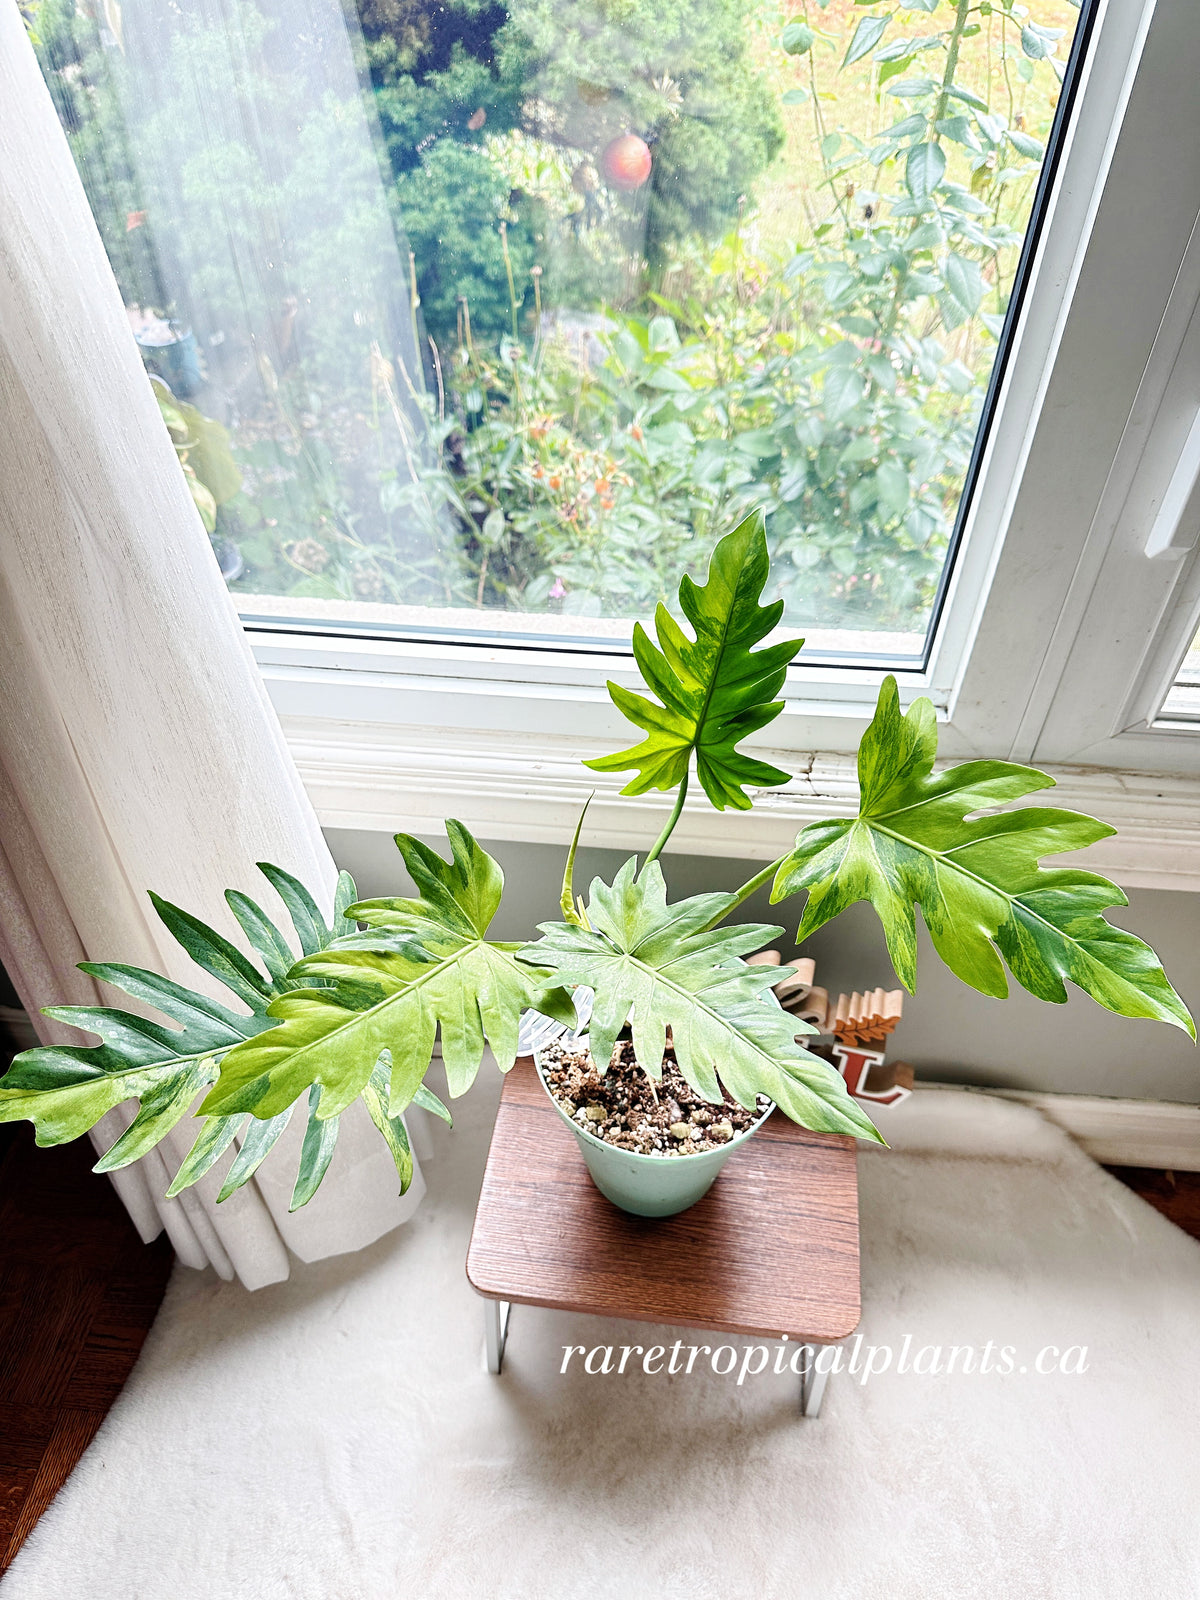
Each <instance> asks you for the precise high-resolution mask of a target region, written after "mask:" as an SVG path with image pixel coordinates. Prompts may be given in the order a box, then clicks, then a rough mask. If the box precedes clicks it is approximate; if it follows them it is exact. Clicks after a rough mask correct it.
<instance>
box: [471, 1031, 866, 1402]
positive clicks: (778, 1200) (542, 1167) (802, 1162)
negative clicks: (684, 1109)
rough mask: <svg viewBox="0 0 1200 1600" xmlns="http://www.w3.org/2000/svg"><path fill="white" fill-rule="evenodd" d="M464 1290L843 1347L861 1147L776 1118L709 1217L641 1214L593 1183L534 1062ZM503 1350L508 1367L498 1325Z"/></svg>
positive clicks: (510, 1095) (854, 1282)
mask: <svg viewBox="0 0 1200 1600" xmlns="http://www.w3.org/2000/svg"><path fill="white" fill-rule="evenodd" d="M467 1278H468V1279H469V1281H470V1283H471V1285H472V1287H473V1288H475V1289H476V1290H478V1292H479V1293H480V1294H481V1295H484V1296H486V1297H487V1298H489V1299H491V1300H495V1301H499V1302H512V1301H516V1302H518V1303H520V1304H523V1305H534V1306H549V1307H553V1308H556V1309H560V1310H566V1311H581V1312H589V1313H592V1314H594V1315H596V1316H606V1317H630V1318H633V1319H634V1320H636V1321H641V1322H664V1323H672V1324H677V1325H680V1326H683V1327H689V1328H711V1329H714V1330H717V1331H719V1332H722V1333H741V1334H753V1335H758V1336H759V1337H760V1338H764V1339H768V1338H769V1339H778V1338H779V1337H780V1336H781V1335H782V1334H787V1335H788V1337H789V1338H791V1339H796V1340H799V1341H801V1342H803V1343H813V1344H817V1343H822V1344H824V1343H831V1342H832V1341H834V1340H836V1339H842V1338H844V1337H845V1336H846V1335H847V1334H848V1333H852V1332H853V1330H854V1328H855V1327H856V1326H857V1325H858V1319H859V1312H860V1306H859V1272H858V1176H857V1167H856V1155H855V1145H854V1140H853V1139H849V1138H844V1137H842V1136H840V1135H837V1134H823V1133H812V1132H810V1131H809V1130H808V1129H806V1128H799V1127H797V1126H796V1125H795V1123H792V1122H789V1121H788V1120H787V1118H786V1117H783V1116H781V1115H780V1114H779V1113H776V1114H775V1116H773V1117H772V1118H771V1119H770V1121H769V1122H767V1124H766V1125H765V1126H764V1127H763V1128H762V1130H761V1131H760V1132H759V1133H757V1134H756V1135H755V1136H754V1138H753V1139H749V1140H747V1142H746V1143H745V1144H744V1145H742V1146H741V1147H740V1148H739V1149H738V1150H736V1151H735V1152H734V1153H733V1155H732V1156H731V1157H730V1158H729V1161H728V1163H727V1164H726V1166H725V1168H724V1170H723V1172H722V1173H721V1175H720V1177H719V1178H718V1179H717V1181H716V1183H715V1184H714V1185H713V1187H712V1188H711V1189H710V1190H709V1192H708V1194H706V1195H705V1197H704V1199H703V1200H701V1201H700V1202H699V1203H698V1204H697V1205H694V1206H692V1207H691V1208H690V1209H689V1210H687V1211H682V1212H680V1213H679V1215H678V1216H674V1217H665V1218H661V1219H655V1220H650V1219H647V1218H643V1217H634V1216H630V1215H628V1214H627V1213H626V1212H624V1211H619V1210H618V1209H617V1208H616V1206H614V1205H612V1204H611V1203H610V1202H609V1201H608V1200H606V1199H605V1198H604V1196H603V1195H602V1194H601V1193H600V1191H599V1190H598V1189H597V1188H596V1187H595V1185H594V1184H593V1183H592V1180H591V1178H590V1177H589V1176H588V1172H587V1168H586V1167H585V1166H584V1164H583V1161H582V1159H581V1157H580V1154H579V1149H578V1146H577V1145H576V1142H575V1140H574V1138H573V1137H572V1136H571V1133H570V1131H569V1130H568V1129H567V1128H566V1127H565V1126H564V1125H563V1122H562V1119H561V1118H560V1117H559V1116H558V1114H557V1113H556V1112H555V1110H554V1108H553V1107H552V1106H551V1104H550V1102H549V1100H548V1099H547V1097H546V1092H545V1090H544V1089H543V1088H542V1086H541V1084H540V1083H539V1081H538V1078H537V1074H536V1072H535V1070H534V1066H533V1062H532V1061H531V1060H530V1059H529V1058H525V1059H523V1060H520V1061H518V1062H517V1064H516V1066H515V1067H514V1068H513V1069H512V1071H511V1072H510V1073H509V1074H508V1077H507V1078H506V1079H505V1083H504V1090H503V1093H502V1095H501V1099H500V1109H499V1112H498V1113H497V1117H496V1126H495V1131H494V1132H493V1134H492V1146H491V1150H490V1151H489V1153H488V1161H487V1170H486V1171H485V1173H484V1179H483V1191H482V1193H481V1194H480V1197H479V1207H478V1210H477V1211H476V1213H475V1227H474V1231H473V1233H472V1235H471V1245H470V1249H469V1251H468V1253H467ZM494 1342H495V1343H496V1346H497V1348H496V1353H495V1364H494V1366H493V1370H499V1353H500V1349H502V1345H503V1329H502V1324H501V1323H500V1322H499V1320H497V1321H496V1333H495V1341H494ZM491 1353H492V1352H491V1349H490V1348H489V1356H490V1355H491ZM807 1410H808V1412H809V1414H810V1415H811V1414H813V1412H814V1411H815V1405H814V1404H810V1405H809V1406H808V1407H807Z"/></svg>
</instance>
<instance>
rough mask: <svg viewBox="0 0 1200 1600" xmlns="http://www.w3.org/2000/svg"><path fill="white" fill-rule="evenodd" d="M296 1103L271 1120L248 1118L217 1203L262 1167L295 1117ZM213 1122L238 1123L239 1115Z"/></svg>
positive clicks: (215, 1118) (212, 1119) (214, 1118)
mask: <svg viewBox="0 0 1200 1600" xmlns="http://www.w3.org/2000/svg"><path fill="white" fill-rule="evenodd" d="M294 1110H295V1104H294V1103H293V1104H292V1105H290V1106H288V1108H287V1110H286V1111H281V1112H280V1113H279V1115H278V1116H277V1117H272V1118H271V1119H270V1121H268V1122H260V1121H259V1119H258V1118H257V1117H246V1118H245V1119H244V1120H245V1130H244V1132H243V1133H242V1134H241V1146H240V1148H239V1150H238V1153H237V1155H236V1156H235V1157H234V1159H233V1165H232V1166H231V1167H230V1169H229V1171H228V1172H227V1173H226V1175H225V1182H224V1183H223V1184H222V1185H221V1192H220V1193H219V1194H218V1195H217V1203H218V1205H219V1204H220V1203H221V1201H222V1200H228V1199H229V1196H230V1195H231V1194H234V1193H235V1192H236V1191H237V1190H238V1189H240V1188H241V1187H242V1185H243V1184H244V1183H249V1182H250V1179H251V1178H252V1177H253V1176H254V1174H255V1173H256V1172H257V1171H258V1169H259V1167H261V1166H262V1164H263V1162H264V1161H265V1160H266V1158H267V1157H268V1156H269V1155H270V1153H271V1151H272V1150H273V1149H274V1148H275V1145H276V1143H277V1142H278V1140H279V1137H280V1135H281V1134H282V1133H283V1130H284V1129H285V1128H286V1127H287V1125H288V1123H289V1122H290V1121H291V1120H292V1112H293V1111H294ZM209 1120H210V1121H213V1122H217V1121H220V1122H239V1121H241V1120H243V1119H242V1118H239V1117H219V1118H218V1117H213V1118H210V1119H209Z"/></svg>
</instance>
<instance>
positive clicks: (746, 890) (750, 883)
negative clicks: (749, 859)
mask: <svg viewBox="0 0 1200 1600" xmlns="http://www.w3.org/2000/svg"><path fill="white" fill-rule="evenodd" d="M790 854H791V851H790V850H785V851H784V853H783V855H781V856H780V857H778V859H777V860H775V861H768V862H767V864H766V866H765V867H763V868H761V869H760V870H759V871H758V872H756V873H755V874H754V876H753V877H752V878H747V880H746V882H745V883H744V884H743V885H742V887H741V888H740V889H738V890H737V891H736V893H735V894H734V897H733V899H732V900H731V901H730V902H729V904H728V905H727V906H726V907H725V909H724V911H722V912H721V914H720V916H718V917H714V918H713V919H712V921H711V922H706V923H705V924H704V927H703V928H702V929H701V930H700V931H701V932H702V933H708V932H709V930H710V929H712V928H716V927H718V926H719V925H720V924H721V923H722V922H724V921H725V918H726V917H727V916H728V915H729V913H730V912H731V911H736V910H737V908H738V907H739V906H740V905H744V904H745V903H746V901H747V900H749V898H750V896H751V895H752V894H753V893H754V891H755V890H756V889H761V888H762V886H763V884H764V883H766V882H767V880H768V879H769V878H773V877H774V876H775V874H776V873H777V872H778V871H779V869H780V867H781V866H782V865H783V863H784V862H785V861H786V860H787V858H788V856H789V855H790Z"/></svg>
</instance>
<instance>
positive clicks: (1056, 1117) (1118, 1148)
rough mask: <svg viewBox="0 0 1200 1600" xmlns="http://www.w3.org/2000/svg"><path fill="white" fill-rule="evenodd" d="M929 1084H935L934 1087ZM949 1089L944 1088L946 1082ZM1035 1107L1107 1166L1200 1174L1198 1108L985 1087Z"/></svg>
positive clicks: (1173, 1102) (1155, 1101) (1005, 1097)
mask: <svg viewBox="0 0 1200 1600" xmlns="http://www.w3.org/2000/svg"><path fill="white" fill-rule="evenodd" d="M928 1087H930V1088H933V1087H934V1085H932V1084H931V1085H929V1086H928ZM947 1087H948V1086H947ZM985 1092H986V1093H988V1094H996V1095H1001V1096H1003V1098H1004V1099H1006V1100H1020V1101H1021V1102H1022V1104H1024V1105H1027V1106H1033V1107H1034V1108H1035V1109H1036V1110H1038V1111H1040V1112H1041V1113H1042V1115H1043V1116H1045V1117H1048V1118H1049V1119H1050V1121H1051V1122H1053V1123H1055V1124H1057V1126H1058V1127H1060V1128H1061V1129H1062V1130H1063V1132H1064V1133H1069V1134H1070V1135H1071V1137H1072V1138H1073V1139H1074V1140H1076V1141H1077V1143H1079V1144H1081V1145H1082V1146H1083V1148H1084V1149H1085V1150H1086V1151H1087V1153H1088V1155H1090V1156H1091V1157H1092V1159H1093V1160H1094V1161H1100V1162H1103V1163H1104V1165H1105V1166H1109V1167H1165V1168H1167V1169H1168V1170H1173V1171H1176V1172H1200V1106H1189V1105H1182V1104H1179V1103H1178V1102H1176V1101H1173V1100H1109V1099H1104V1098H1102V1097H1101V1096H1099V1095H1087V1094H1043V1093H1040V1092H1038V1091H1036V1090H1028V1089H988V1090H986V1091H985Z"/></svg>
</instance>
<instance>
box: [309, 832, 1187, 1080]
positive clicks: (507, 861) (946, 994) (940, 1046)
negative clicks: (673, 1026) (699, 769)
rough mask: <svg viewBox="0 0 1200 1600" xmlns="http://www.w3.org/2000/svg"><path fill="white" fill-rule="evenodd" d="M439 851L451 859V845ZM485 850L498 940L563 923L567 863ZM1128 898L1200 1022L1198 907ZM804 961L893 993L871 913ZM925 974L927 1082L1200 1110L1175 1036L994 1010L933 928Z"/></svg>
mask: <svg viewBox="0 0 1200 1600" xmlns="http://www.w3.org/2000/svg"><path fill="white" fill-rule="evenodd" d="M326 837H327V839H328V840H329V845H330V849H331V850H332V851H333V854H334V857H335V859H336V860H337V862H338V864H339V866H342V867H344V868H346V869H347V870H348V871H350V872H352V873H353V874H354V876H355V878H356V879H357V881H358V886H359V890H360V892H361V893H362V894H363V895H364V896H367V895H378V894H393V893H398V892H401V891H402V890H403V891H405V892H411V886H410V885H409V884H408V883H407V877H406V874H405V872H404V869H403V867H402V865H401V862H400V857H399V855H398V854H397V852H396V848H395V846H394V844H393V843H392V840H391V838H390V837H389V836H388V835H387V834H383V833H372V832H365V831H357V830H351V829H341V828H329V829H326ZM429 842H430V843H431V844H434V845H435V846H437V847H438V848H440V849H442V851H443V853H445V854H448V853H449V852H448V848H447V847H446V845H445V841H444V840H441V841H439V840H435V839H431V840H430V841H429ZM487 848H488V850H489V851H490V852H491V854H492V855H494V856H495V857H496V859H497V860H498V861H499V862H500V865H501V866H502V868H503V869H504V875H505V894H504V904H503V905H502V907H501V910H500V913H499V915H498V916H497V918H496V921H495V923H494V924H493V929H492V932H493V936H494V937H496V938H502V939H517V938H524V937H526V936H529V935H532V933H533V930H534V927H535V925H536V923H538V922H539V921H541V922H544V921H547V920H550V919H551V918H554V917H556V916H557V914H558V912H557V906H558V895H559V886H560V882H561V878H562V867H563V857H564V851H563V850H562V849H561V848H559V847H558V846H551V845H532V844H514V843H510V842H490V843H488V844H487ZM623 859H624V852H622V851H616V850H588V849H581V850H580V852H579V859H578V862H577V866H576V874H575V884H576V888H577V889H579V888H582V887H584V886H585V885H586V884H587V883H588V882H589V881H590V879H591V878H592V876H593V875H594V874H596V873H601V874H603V875H605V876H611V874H612V872H613V871H614V870H615V869H616V868H617V867H618V866H619V865H620V863H621V861H622V860H623ZM665 865H666V868H667V877H668V881H669V883H670V886H671V895H672V898H674V899H682V898H683V897H684V896H685V895H689V894H698V893H700V892H702V891H704V890H712V889H733V888H736V887H737V885H738V884H740V883H743V882H744V881H745V880H746V879H747V878H748V877H750V876H751V874H752V873H753V872H755V871H756V870H757V869H758V867H759V865H760V863H758V862H752V863H746V862H739V861H732V860H725V859H720V858H715V857H711V856H668V857H666V858H665ZM1129 900H1130V904H1129V906H1128V907H1127V908H1119V909H1117V910H1115V911H1114V913H1113V916H1112V920H1113V921H1114V922H1118V923H1120V924H1121V926H1123V927H1127V928H1130V929H1132V930H1134V931H1135V932H1136V933H1138V934H1139V935H1140V936H1141V937H1142V938H1144V939H1147V940H1148V941H1149V942H1150V943H1151V944H1152V945H1153V946H1154V948H1155V949H1156V950H1157V951H1158V953H1159V955H1160V956H1161V958H1162V960H1163V964H1164V966H1165V967H1166V969H1167V973H1168V975H1169V976H1170V977H1171V979H1172V981H1173V982H1174V984H1175V986H1176V988H1177V989H1178V990H1179V992H1180V993H1181V994H1182V995H1183V998H1184V1000H1185V1001H1186V1002H1187V1003H1188V1005H1189V1006H1190V1008H1191V1010H1192V1012H1193V1013H1200V895H1197V894H1185V893H1177V892H1173V891H1171V890H1164V889H1131V890H1130V891H1129ZM801 903H802V902H801V901H800V899H799V898H797V899H796V900H793V901H788V902H787V903H786V904H785V905H782V906H775V907H772V906H770V905H768V903H767V898H766V895H765V893H762V894H760V895H758V896H756V897H755V898H754V899H753V900H751V901H749V902H747V905H746V906H745V908H744V910H743V912H742V913H741V917H742V919H743V920H755V919H759V920H761V921H763V922H772V923H780V922H784V923H786V924H787V927H788V928H789V930H791V931H793V932H794V930H795V925H796V922H797V919H798V916H799V912H800V908H801ZM918 921H919V919H918ZM780 948H781V949H782V950H783V953H784V959H785V960H786V959H788V958H789V957H790V956H791V954H792V952H793V950H794V946H792V945H791V943H790V941H789V940H788V939H787V938H786V936H785V937H784V938H783V940H782V942H781V944H780ZM805 954H806V955H812V956H814V957H815V958H816V962H817V981H818V983H820V984H822V985H823V986H824V987H825V988H828V989H831V990H834V991H835V992H836V991H838V990H841V989H845V990H852V989H862V988H866V987H870V988H874V987H876V986H882V987H885V988H886V987H891V986H894V985H895V981H896V980H895V977H894V975H893V973H892V969H891V966H890V963H889V962H888V959H887V954H886V951H885V949H884V944H883V937H882V933H881V931H880V928H879V924H878V922H877V920H876V917H875V913H874V911H873V910H872V909H871V908H870V906H866V905H860V906H854V907H852V908H851V909H850V910H849V911H848V912H847V913H846V914H845V915H844V916H842V917H840V918H839V919H838V921H837V922H836V923H834V924H832V925H831V926H829V927H827V928H824V929H822V930H821V932H820V933H818V934H816V935H814V937H813V938H812V939H811V940H810V941H809V942H808V944H807V945H806V948H805ZM918 973H919V977H920V985H919V992H918V993H917V994H916V995H915V996H913V997H912V998H911V999H906V1001H905V1009H904V1020H903V1022H902V1023H901V1025H900V1030H899V1032H898V1034H897V1039H896V1045H895V1047H894V1049H893V1052H892V1053H893V1055H896V1056H899V1057H901V1058H902V1059H904V1060H906V1061H911V1062H912V1064H913V1066H914V1067H915V1068H916V1069H917V1074H918V1076H919V1077H925V1078H930V1079H941V1080H944V1081H947V1082H957V1083H974V1084H983V1085H991V1086H995V1087H1004V1088H1012V1089H1042V1090H1050V1091H1054V1092H1058V1093H1065V1094H1072V1093H1074V1094H1099V1095H1126V1096H1131V1097H1134V1098H1143V1097H1144V1098H1148V1099H1162V1100H1181V1101H1192V1102H1194V1101H1197V1100H1200V1053H1198V1052H1197V1050H1196V1047H1195V1046H1194V1045H1193V1044H1192V1043H1191V1041H1190V1040H1189V1039H1188V1038H1187V1036H1186V1035H1185V1034H1183V1033H1182V1032H1181V1031H1180V1030H1179V1029H1178V1028H1171V1027H1168V1026H1166V1025H1165V1024H1162V1023H1153V1022H1130V1021H1127V1020H1126V1019H1125V1018H1123V1017H1114V1016H1112V1015H1111V1014H1110V1013H1109V1012H1107V1011H1104V1010H1102V1009H1101V1007H1099V1006H1098V1005H1096V1004H1095V1003H1094V1002H1093V1001H1092V1000H1090V999H1088V998H1087V997H1086V996H1085V995H1081V994H1079V993H1077V992H1075V991H1072V998H1071V999H1070V1000H1069V1001H1068V1002H1067V1004H1066V1005H1064V1006H1053V1005H1046V1004H1044V1003H1043V1002H1041V1001H1038V1000H1035V999H1034V998H1033V997H1032V996H1031V995H1027V994H1026V993H1025V992H1024V990H1022V989H1020V988H1019V987H1017V986H1016V985H1014V986H1013V994H1012V995H1011V996H1010V997H1009V999H1007V1000H993V999H989V998H988V997H987V996H986V995H981V994H976V993H975V992H974V990H972V989H968V988H966V987H965V985H963V984H961V983H959V982H958V980H957V979H956V978H954V977H952V976H951V974H950V973H949V972H948V971H947V969H946V968H945V967H944V966H943V965H942V964H941V962H940V961H939V960H938V958H937V956H936V955H935V954H934V952H933V950H932V948H931V946H930V943H929V940H928V937H927V936H926V935H925V933H924V931H923V930H922V932H921V950H920V957H919V963H918Z"/></svg>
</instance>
